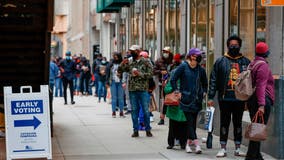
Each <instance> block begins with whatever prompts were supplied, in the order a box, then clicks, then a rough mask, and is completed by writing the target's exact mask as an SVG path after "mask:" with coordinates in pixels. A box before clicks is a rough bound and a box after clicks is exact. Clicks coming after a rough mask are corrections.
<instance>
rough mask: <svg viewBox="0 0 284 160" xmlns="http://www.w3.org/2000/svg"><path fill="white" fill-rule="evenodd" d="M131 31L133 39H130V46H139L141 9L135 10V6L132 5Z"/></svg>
mask: <svg viewBox="0 0 284 160" xmlns="http://www.w3.org/2000/svg"><path fill="white" fill-rule="evenodd" d="M130 17H131V18H130V19H131V22H130V26H131V28H130V31H131V38H130V45H133V44H139V36H140V35H139V34H140V32H139V18H140V14H139V9H138V8H135V6H134V5H132V6H131V7H130Z"/></svg>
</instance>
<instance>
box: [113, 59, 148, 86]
mask: <svg viewBox="0 0 284 160" xmlns="http://www.w3.org/2000/svg"><path fill="white" fill-rule="evenodd" d="M133 68H136V69H137V70H138V71H139V72H140V75H138V76H135V77H134V76H132V74H131V72H132V70H133ZM118 72H119V73H123V72H128V73H129V75H130V76H129V84H128V90H129V91H148V88H149V83H148V81H149V78H151V77H152V76H153V66H152V64H151V63H150V62H149V61H148V60H146V59H144V58H143V57H142V58H140V59H139V60H135V61H133V62H132V63H130V64H121V65H120V66H119V68H118Z"/></svg>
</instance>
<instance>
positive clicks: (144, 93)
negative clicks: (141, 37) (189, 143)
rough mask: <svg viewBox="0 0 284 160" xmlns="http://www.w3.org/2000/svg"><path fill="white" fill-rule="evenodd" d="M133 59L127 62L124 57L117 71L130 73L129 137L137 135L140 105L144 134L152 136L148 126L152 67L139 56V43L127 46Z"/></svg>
mask: <svg viewBox="0 0 284 160" xmlns="http://www.w3.org/2000/svg"><path fill="white" fill-rule="evenodd" d="M129 51H130V52H131V56H132V59H133V61H132V62H129V61H128V59H124V60H123V61H122V63H121V65H120V67H119V70H118V72H119V73H120V74H122V73H123V72H128V73H129V74H130V79H129V86H128V87H129V98H130V103H131V106H132V112H131V117H132V124H133V134H132V135H131V137H138V136H139V133H138V130H139V123H138V116H139V109H140V105H141V107H142V109H143V112H144V124H145V130H146V136H147V137H152V136H153V135H152V133H151V126H150V113H149V100H148V99H149V94H148V89H149V82H148V80H149V78H150V77H152V75H153V67H152V65H151V64H150V63H149V61H148V60H145V59H144V58H143V57H141V56H139V55H140V52H141V47H140V46H139V45H132V46H131V47H130V48H129Z"/></svg>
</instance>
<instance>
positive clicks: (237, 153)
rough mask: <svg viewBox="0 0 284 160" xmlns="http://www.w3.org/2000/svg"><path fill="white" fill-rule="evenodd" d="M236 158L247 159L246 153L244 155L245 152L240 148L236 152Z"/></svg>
mask: <svg viewBox="0 0 284 160" xmlns="http://www.w3.org/2000/svg"><path fill="white" fill-rule="evenodd" d="M235 156H239V157H245V156H246V153H244V152H243V151H241V150H240V148H237V149H236V150H235Z"/></svg>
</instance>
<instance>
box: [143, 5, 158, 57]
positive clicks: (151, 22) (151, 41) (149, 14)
mask: <svg viewBox="0 0 284 160" xmlns="http://www.w3.org/2000/svg"><path fill="white" fill-rule="evenodd" d="M157 13H158V8H157V5H152V3H151V1H147V2H146V19H145V22H146V26H145V27H146V28H145V31H146V44H145V45H146V49H147V50H149V54H150V56H151V57H154V56H155V55H154V53H155V52H156V50H157V46H156V43H157V32H156V26H157V25H156V23H157Z"/></svg>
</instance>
